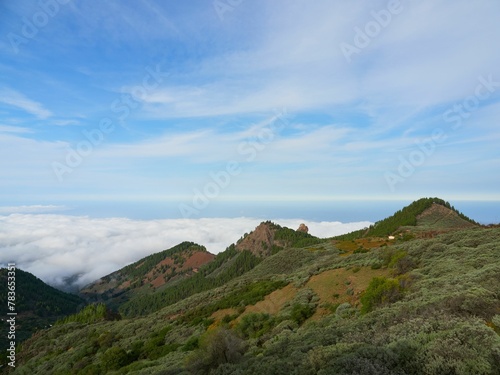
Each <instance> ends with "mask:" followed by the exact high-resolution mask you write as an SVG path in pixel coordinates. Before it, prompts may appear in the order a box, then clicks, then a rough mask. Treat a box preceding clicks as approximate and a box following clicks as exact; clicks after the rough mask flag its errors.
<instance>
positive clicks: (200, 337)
mask: <svg viewBox="0 0 500 375" xmlns="http://www.w3.org/2000/svg"><path fill="white" fill-rule="evenodd" d="M417 211H418V210H417ZM412 212H415V211H412ZM284 233H285V232H284ZM377 238H378V239H377ZM377 238H372V240H373V243H376V242H377V241H379V239H380V237H377ZM343 241H350V240H343ZM366 241H367V243H369V242H370V241H369V239H368V238H366ZM292 243H293V241H292ZM337 244H338V242H337ZM378 244H379V246H378V247H377V246H373V247H370V246H367V247H366V250H367V251H363V252H361V251H359V252H355V251H354V250H356V249H349V251H347V252H344V251H343V250H341V249H338V248H337V247H336V246H335V243H334V242H332V241H331V240H329V241H323V242H319V243H316V244H313V245H310V244H308V245H307V246H306V247H303V248H299V247H293V246H289V247H284V248H283V249H282V250H280V251H278V252H277V253H275V254H274V255H271V256H269V257H268V258H265V259H263V260H262V259H257V258H255V259H254V258H252V256H253V255H252V254H250V253H245V252H238V251H236V250H235V249H234V247H230V248H228V251H227V253H222V254H220V255H218V256H217V257H216V258H215V259H214V261H213V262H211V263H210V264H207V265H206V266H204V267H203V268H202V269H200V272H199V275H201V276H196V275H195V276H193V279H194V278H195V277H198V278H199V279H196V280H198V282H200V285H207V286H204V287H200V289H196V287H195V286H194V285H195V284H193V286H192V289H190V292H189V293H186V296H187V297H185V298H181V299H176V298H178V297H175V298H172V299H171V300H170V301H168V303H166V304H165V301H162V302H161V303H159V304H158V305H157V306H155V308H154V309H151V310H149V311H150V312H149V313H147V314H143V315H137V316H135V317H133V318H130V317H128V316H124V318H123V319H121V320H107V319H102V316H103V315H105V310H104V308H103V307H102V306H99V305H96V306H94V307H92V308H88V309H89V310H82V313H81V314H80V315H78V314H77V315H76V316H74V317H73V318H68V319H67V320H66V321H62V322H61V324H58V325H56V326H54V327H52V328H50V329H47V330H44V331H42V332H39V333H37V334H36V335H35V336H34V337H32V338H31V339H29V340H28V341H27V342H26V343H25V344H23V347H22V349H21V350H20V352H19V366H18V367H17V368H16V369H15V371H14V372H13V373H14V374H22V375H24V374H30V375H31V374H49V373H50V374H56V375H57V374H65V375H66V374H75V375H77V374H142V375H146V374H172V375H173V374H180V375H188V374H200V375H201V374H209V375H228V374H231V375H253V374H264V375H266V374H287V375H288V374H292V375H293V374H295V375H299V374H300V375H304V374H305V375H327V374H380V375H395V374H408V375H412V374H414V375H417V374H436V375H437V374H460V375H470V374H483V375H497V374H499V371H498V369H499V368H500V299H499V295H498V291H499V290H500V279H499V277H498V275H499V274H500V257H499V256H498V255H499V253H498V251H499V250H498V249H499V248H500V228H481V227H477V226H473V227H472V228H470V229H460V230H455V231H450V232H448V233H444V234H440V235H436V236H434V237H433V238H413V239H408V240H407V241H396V242H395V243H392V244H389V245H385V246H382V245H383V244H382V243H381V241H379V242H378ZM250 255H252V256H250ZM246 265H248V266H246ZM228 275H230V277H229V276H228ZM219 278H220V279H219ZM217 280H226V281H224V282H223V283H222V281H217ZM184 282H185V281H182V282H179V283H178V285H179V290H180V291H181V292H182V290H184V289H183V288H187V285H188V284H183V283H184ZM219 282H220V284H219ZM183 285H185V286H183ZM196 285H197V284H196ZM165 290H167V289H165ZM186 290H188V289H186ZM194 290H196V292H193V291H194ZM168 293H171V292H168ZM168 293H167V294H162V297H161V298H169V297H168V296H169V294H168ZM159 298H160V297H159ZM273 298H274V300H273ZM149 302H151V300H148V303H149ZM266 306H269V307H266ZM271 307H272V308H271ZM84 311H86V312H85V313H83V312H84ZM77 316H79V317H78V318H77ZM96 317H98V318H96ZM62 323H64V324H62Z"/></svg>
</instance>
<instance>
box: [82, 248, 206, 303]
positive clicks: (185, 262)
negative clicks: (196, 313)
mask: <svg viewBox="0 0 500 375" xmlns="http://www.w3.org/2000/svg"><path fill="white" fill-rule="evenodd" d="M214 258H215V255H213V254H211V253H209V252H208V251H207V250H206V249H205V247H203V246H200V245H197V244H195V243H192V242H183V243H181V244H179V245H177V246H175V247H173V248H171V249H168V250H164V251H161V252H159V253H155V254H152V255H150V256H147V257H145V258H143V259H140V260H138V261H137V262H135V263H132V264H130V265H128V266H126V267H124V268H122V269H120V270H118V271H116V272H113V273H111V274H109V275H107V276H105V277H103V278H101V279H100V280H97V281H96V282H94V283H92V284H90V285H87V286H86V287H84V288H83V289H82V290H81V291H80V293H81V295H82V296H84V297H85V298H86V299H87V300H89V301H105V302H106V303H107V304H108V305H110V306H115V307H117V306H119V305H120V304H122V303H124V302H126V301H128V300H129V299H130V298H133V297H134V296H135V295H142V294H149V293H154V292H155V291H156V290H158V289H161V288H164V287H166V286H167V285H169V284H173V283H175V282H178V281H180V280H182V279H185V278H189V277H191V276H192V275H194V274H195V273H197V272H198V269H199V268H200V267H202V266H203V265H205V264H208V263H210V262H211V261H212V260H213V259H214Z"/></svg>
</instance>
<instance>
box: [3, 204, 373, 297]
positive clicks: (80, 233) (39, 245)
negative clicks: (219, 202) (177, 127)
mask: <svg viewBox="0 0 500 375" xmlns="http://www.w3.org/2000/svg"><path fill="white" fill-rule="evenodd" d="M261 221H262V220H260V219H254V218H246V217H241V218H207V219H165V220H131V219H127V218H106V219H98V218H90V217H86V216H69V215H59V214H25V213H16V214H10V215H3V216H0V265H2V266H5V265H6V264H7V263H8V262H15V263H16V265H17V267H18V268H20V269H23V270H25V271H28V272H31V273H33V274H34V275H36V276H37V277H39V278H40V279H42V280H43V281H45V282H46V283H48V284H50V285H53V286H55V287H59V288H63V289H68V290H75V289H77V288H79V287H82V286H84V285H86V284H88V283H90V282H92V281H95V280H97V279H99V278H100V277H102V276H105V275H107V274H109V273H111V272H113V271H116V270H118V269H120V268H122V267H124V266H126V265H127V264H130V263H132V262H135V261H137V260H139V259H141V258H143V257H145V256H147V255H150V254H153V253H155V252H159V251H162V250H165V249H168V248H171V247H172V246H175V245H177V244H179V243H180V242H183V241H192V242H196V243H198V244H200V245H203V246H205V247H206V248H207V250H208V251H210V252H211V253H214V254H216V253H219V252H221V251H224V250H225V249H226V248H227V247H228V246H229V245H230V244H232V243H235V242H236V241H237V240H238V239H239V238H240V237H242V235H243V234H244V233H249V232H251V231H252V230H253V229H254V228H255V227H256V226H257V225H258V224H259V223H260V222H261ZM272 221H273V222H275V223H278V224H280V225H282V226H286V227H289V228H292V229H297V228H298V227H299V225H300V224H301V223H302V222H305V224H306V225H307V226H308V227H309V233H311V234H312V235H315V236H318V237H322V238H325V237H331V236H335V235H338V234H343V233H348V232H350V231H353V230H357V229H361V228H364V227H367V226H369V225H370V224H372V223H370V222H366V221H364V222H355V223H341V222H308V221H303V220H300V219H296V220H295V219H276V220H272Z"/></svg>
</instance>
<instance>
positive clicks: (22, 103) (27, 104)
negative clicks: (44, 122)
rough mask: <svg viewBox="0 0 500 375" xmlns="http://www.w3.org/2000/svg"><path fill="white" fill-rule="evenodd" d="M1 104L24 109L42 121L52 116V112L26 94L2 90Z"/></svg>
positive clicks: (0, 93)
mask: <svg viewBox="0 0 500 375" xmlns="http://www.w3.org/2000/svg"><path fill="white" fill-rule="evenodd" d="M0 103H4V104H7V105H9V106H13V107H16V108H19V109H22V110H23V111H25V112H28V113H30V114H32V115H34V116H36V117H38V118H40V119H46V118H48V117H50V116H52V112H50V111H49V110H48V109H46V108H44V107H43V105H42V104H41V103H38V102H36V101H34V100H31V99H29V98H28V97H26V96H25V95H24V94H22V93H20V92H17V91H15V90H12V89H9V88H3V89H0Z"/></svg>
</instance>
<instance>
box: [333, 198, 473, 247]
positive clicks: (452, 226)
mask: <svg viewBox="0 0 500 375" xmlns="http://www.w3.org/2000/svg"><path fill="white" fill-rule="evenodd" d="M476 226H479V224H478V223H477V222H475V221H474V220H472V219H470V218H468V217H467V216H465V215H464V214H463V213H461V212H460V211H458V210H457V209H455V207H453V206H452V205H450V203H449V202H446V201H444V200H443V199H440V198H422V199H419V200H417V201H414V202H413V203H411V204H409V205H408V206H406V207H404V208H403V209H401V210H399V211H397V212H396V213H394V215H392V216H390V217H388V218H386V219H383V220H381V221H377V222H376V223H375V224H374V225H371V226H370V227H369V228H368V229H362V230H358V231H354V232H351V233H348V234H345V235H341V236H337V237H336V238H338V239H348V240H353V239H359V238H364V237H387V236H392V235H396V234H402V233H403V232H412V233H413V234H414V235H416V236H417V237H428V236H429V235H430V234H431V235H432V234H437V233H444V232H447V231H450V230H457V229H466V228H472V227H476Z"/></svg>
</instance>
